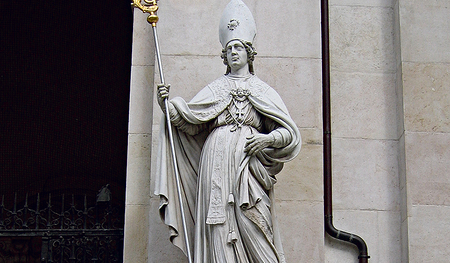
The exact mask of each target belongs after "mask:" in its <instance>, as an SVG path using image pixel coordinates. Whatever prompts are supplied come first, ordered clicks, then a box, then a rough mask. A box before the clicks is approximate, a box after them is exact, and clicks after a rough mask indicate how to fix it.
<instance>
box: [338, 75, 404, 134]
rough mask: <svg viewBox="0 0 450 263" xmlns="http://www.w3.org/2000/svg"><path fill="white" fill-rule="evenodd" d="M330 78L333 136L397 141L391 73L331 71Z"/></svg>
mask: <svg viewBox="0 0 450 263" xmlns="http://www.w3.org/2000/svg"><path fill="white" fill-rule="evenodd" d="M331 77H332V83H331V87H332V88H331V105H332V114H333V115H332V116H333V119H332V121H333V134H334V135H335V136H337V137H350V138H367V139H397V138H398V135H397V96H396V90H395V80H396V75H395V74H365V73H343V72H334V73H333V74H332V76H331Z"/></svg>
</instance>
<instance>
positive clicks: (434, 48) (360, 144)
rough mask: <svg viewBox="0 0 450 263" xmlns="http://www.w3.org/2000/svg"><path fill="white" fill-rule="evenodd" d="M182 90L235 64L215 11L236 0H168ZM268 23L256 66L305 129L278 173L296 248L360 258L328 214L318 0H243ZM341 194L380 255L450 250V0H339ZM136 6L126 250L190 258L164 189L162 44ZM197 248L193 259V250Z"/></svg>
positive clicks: (137, 258)
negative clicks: (156, 192)
mask: <svg viewBox="0 0 450 263" xmlns="http://www.w3.org/2000/svg"><path fill="white" fill-rule="evenodd" d="M158 3H159V6H160V10H159V11H158V15H159V17H160V22H158V33H159V40H160V46H161V52H162V63H163V67H164V73H165V76H166V81H167V83H170V84H171V85H172V90H171V96H172V97H173V96H182V97H183V98H186V99H187V100H189V99H190V98H192V96H193V95H195V94H196V93H197V92H198V91H199V90H200V89H201V88H202V87H204V86H205V85H206V84H208V83H210V82H211V81H213V80H214V79H216V78H217V77H218V76H220V75H221V74H223V73H225V66H224V65H223V63H222V60H221V59H220V52H221V45H220V43H219V40H218V24H219V19H220V16H221V13H222V10H223V9H224V7H225V6H226V4H227V3H228V1H227V0H197V1H190V3H186V2H184V1H177V0H164V1H159V2H158ZM245 3H246V4H247V5H248V6H249V8H250V9H251V11H252V13H253V15H254V17H255V20H256V24H257V29H258V33H257V37H256V41H255V43H254V46H255V47H256V49H257V51H258V55H257V57H256V59H255V63H254V64H255V72H256V75H258V76H259V77H260V78H261V79H262V80H263V81H265V82H267V83H268V84H269V85H270V86H272V87H274V88H275V89H276V90H277V91H278V92H279V93H280V95H281V97H282V98H283V100H284V101H285V103H286V105H287V107H288V109H289V112H290V114H291V116H292V117H293V119H294V121H295V122H296V123H297V125H298V127H299V129H300V132H301V133H302V137H303V148H302V151H301V153H300V155H299V156H298V157H297V158H296V159H295V160H294V161H292V162H290V163H288V164H286V165H285V168H284V169H283V171H282V172H281V174H279V175H278V177H277V178H278V182H277V184H276V188H275V193H276V197H277V200H276V202H277V203H276V206H277V207H276V209H277V210H278V215H279V216H278V221H279V223H280V225H281V226H282V228H281V235H282V239H283V245H284V249H285V253H286V259H287V261H288V262H358V260H357V256H358V253H357V249H356V248H355V247H354V246H352V245H348V244H345V243H342V242H339V241H336V240H334V239H332V238H330V237H328V236H327V235H326V234H325V233H324V227H323V167H322V166H323V163H322V151H323V144H322V112H321V108H322V105H321V103H322V94H321V92H322V83H321V74H322V73H321V48H320V47H321V35H320V32H321V31H320V30H321V24H320V21H321V18H320V1H310V0H295V1H294V0H282V1H275V2H274V1H268V0H262V1H261V0H259V1H256V0H245ZM329 13H330V52H331V104H332V111H331V112H332V132H333V146H332V147H333V148H332V149H333V191H334V195H333V207H334V222H335V226H336V227H337V228H338V229H341V230H344V231H348V232H351V233H355V234H358V235H360V236H361V237H362V238H363V239H364V240H365V241H366V243H367V245H368V250H369V255H370V260H369V262H373V263H375V262H380V263H385V262H418V263H419V262H446V261H447V255H448V254H450V246H449V241H448V235H449V234H450V223H449V221H448V218H449V217H450V208H449V204H450V198H449V197H448V196H449V194H448V189H449V186H450V179H449V178H450V176H448V175H449V172H448V171H449V170H450V163H449V162H448V161H447V160H448V159H449V158H450V150H449V147H447V146H448V145H449V144H450V133H449V132H450V114H449V112H450V97H449V96H450V95H449V94H450V85H449V84H448V83H449V82H450V49H449V48H448V42H449V41H450V33H449V32H450V30H449V29H450V26H449V25H450V1H449V0H435V1H417V0H409V1H405V0H376V1H369V0H332V1H330V6H329ZM146 16H147V15H145V14H142V13H141V12H140V11H139V10H135V11H134V33H133V51H132V52H133V54H132V68H131V93H130V110H129V135H128V162H127V163H128V165H127V167H128V168H127V182H126V187H127V189H126V211H125V238H124V262H185V261H186V259H185V256H184V255H183V254H182V253H181V251H179V250H178V249H177V248H176V247H174V246H173V245H171V244H170V242H169V240H168V228H167V227H166V226H165V225H164V224H163V223H162V222H161V220H160V219H159V214H158V205H159V198H158V197H155V196H153V185H152V183H153V180H152V175H153V173H154V171H155V167H154V161H155V159H156V158H155V156H154V155H153V154H152V153H153V152H155V149H156V147H157V143H158V142H157V138H158V136H157V134H158V132H159V124H160V120H161V117H162V113H161V111H160V109H159V106H158V105H157V103H156V100H155V91H154V88H153V87H154V86H155V83H158V82H159V77H158V72H157V65H156V64H155V57H154V44H153V38H152V32H151V27H150V25H149V24H148V23H147V22H146ZM186 262H187V261H186Z"/></svg>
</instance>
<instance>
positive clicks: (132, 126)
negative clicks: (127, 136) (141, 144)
mask: <svg viewBox="0 0 450 263" xmlns="http://www.w3.org/2000/svg"><path fill="white" fill-rule="evenodd" d="M153 72H154V67H153V66H132V67H131V87H130V106H129V120H128V133H151V128H152V116H151V114H150V113H151V112H152V111H153V105H152V103H151V102H152V100H153V89H152V87H153V74H154V73H153Z"/></svg>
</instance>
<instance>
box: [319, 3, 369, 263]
mask: <svg viewBox="0 0 450 263" xmlns="http://www.w3.org/2000/svg"><path fill="white" fill-rule="evenodd" d="M321 20H322V85H323V86H322V107H323V108H322V114H323V164H324V167H323V172H324V176H323V188H324V198H323V199H324V214H325V232H326V233H327V234H328V235H330V236H331V237H333V238H336V239H339V240H342V241H345V242H350V243H352V244H354V245H356V246H357V247H358V250H359V256H358V259H359V263H367V262H368V260H369V255H368V254H367V245H366V243H365V242H364V240H363V239H362V238H361V237H359V236H357V235H354V234H351V233H347V232H344V231H341V230H338V229H336V228H335V227H334V225H333V207H332V177H331V172H332V169H331V100H330V53H329V51H330V44H329V28H328V26H329V16H328V0H321Z"/></svg>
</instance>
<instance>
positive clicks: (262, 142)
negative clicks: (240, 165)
mask: <svg viewBox="0 0 450 263" xmlns="http://www.w3.org/2000/svg"><path fill="white" fill-rule="evenodd" d="M274 139H275V138H274V137H273V136H272V135H270V134H262V133H260V134H253V135H250V136H248V137H247V142H246V143H245V148H244V151H245V152H246V153H247V154H248V155H255V154H256V153H258V152H259V151H261V150H262V149H264V148H267V147H270V146H272V145H273V143H274Z"/></svg>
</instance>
